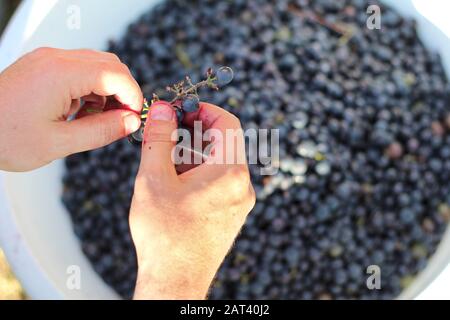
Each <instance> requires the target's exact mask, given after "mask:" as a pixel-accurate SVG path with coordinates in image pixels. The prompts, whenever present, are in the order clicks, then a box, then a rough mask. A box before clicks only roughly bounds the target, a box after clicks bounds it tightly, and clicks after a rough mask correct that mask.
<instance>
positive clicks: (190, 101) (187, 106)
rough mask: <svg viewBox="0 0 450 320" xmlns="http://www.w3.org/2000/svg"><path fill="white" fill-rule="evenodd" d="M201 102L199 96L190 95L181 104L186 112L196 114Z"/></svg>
mask: <svg viewBox="0 0 450 320" xmlns="http://www.w3.org/2000/svg"><path fill="white" fill-rule="evenodd" d="M199 103H200V100H199V98H198V96H197V95H194V94H189V95H187V96H186V97H185V98H184V99H183V101H182V102H181V107H182V109H183V111H185V112H195V111H197V110H198V108H199Z"/></svg>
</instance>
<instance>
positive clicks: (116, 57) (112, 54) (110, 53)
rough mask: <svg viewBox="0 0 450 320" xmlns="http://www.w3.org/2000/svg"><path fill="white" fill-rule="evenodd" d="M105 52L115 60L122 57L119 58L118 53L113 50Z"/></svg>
mask: <svg viewBox="0 0 450 320" xmlns="http://www.w3.org/2000/svg"><path fill="white" fill-rule="evenodd" d="M104 54H105V55H106V56H107V57H109V58H111V59H113V60H115V61H118V62H120V58H119V56H118V55H117V54H115V53H112V52H105V53H104Z"/></svg>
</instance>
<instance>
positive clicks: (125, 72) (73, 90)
mask: <svg viewBox="0 0 450 320" xmlns="http://www.w3.org/2000/svg"><path fill="white" fill-rule="evenodd" d="M63 68H64V70H65V72H64V73H63V74H65V75H66V79H64V80H65V81H64V85H66V86H67V85H68V86H69V88H70V94H71V98H72V99H78V98H80V97H83V96H86V95H89V94H91V93H94V94H97V95H100V96H105V97H106V96H114V97H115V98H116V99H117V101H119V102H120V103H121V104H122V105H123V107H124V108H126V109H129V110H130V111H134V112H136V113H139V112H140V111H141V109H142V103H143V96H142V91H141V89H140V87H139V85H138V83H137V82H136V80H135V79H134V78H133V76H132V75H131V72H130V70H129V69H128V67H127V66H126V65H125V64H123V63H121V62H120V61H114V60H96V59H77V58H72V57H65V58H64V63H63Z"/></svg>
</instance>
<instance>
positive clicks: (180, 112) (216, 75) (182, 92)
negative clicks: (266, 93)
mask: <svg viewBox="0 0 450 320" xmlns="http://www.w3.org/2000/svg"><path fill="white" fill-rule="evenodd" d="M206 77H207V78H206V80H204V81H201V82H199V83H196V84H194V83H192V80H191V78H190V77H189V76H186V80H183V81H181V82H178V83H176V84H174V85H173V86H167V87H166V90H167V91H168V92H172V93H173V94H175V97H174V98H173V99H172V100H171V101H170V105H171V106H172V107H173V108H174V110H175V112H176V115H177V120H178V127H182V126H183V124H182V122H183V119H184V113H185V112H188V113H191V112H196V111H198V109H199V107H200V98H199V96H198V90H199V89H200V88H202V87H209V88H212V89H215V90H219V87H224V86H226V85H227V84H229V83H231V81H233V77H234V73H233V69H231V68H230V67H220V68H219V69H218V70H217V71H216V72H214V71H213V70H212V69H211V68H208V71H207V72H206ZM186 82H187V86H186ZM157 101H159V97H158V95H156V94H155V93H154V94H153V99H152V104H153V103H155V102H157ZM149 110H150V106H149V104H148V102H147V100H146V99H144V106H143V108H142V111H141V120H142V122H141V127H140V128H139V130H137V131H136V132H133V133H132V134H131V135H130V136H129V137H128V139H129V141H130V142H131V143H132V144H134V145H137V146H141V144H142V140H143V138H144V128H145V123H146V121H147V116H148V112H149Z"/></svg>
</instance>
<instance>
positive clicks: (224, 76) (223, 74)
mask: <svg viewBox="0 0 450 320" xmlns="http://www.w3.org/2000/svg"><path fill="white" fill-rule="evenodd" d="M216 78H217V85H218V86H219V87H223V86H226V85H227V84H229V83H230V82H231V81H233V78H234V73H233V70H232V69H231V68H230V67H221V68H219V70H217V72H216Z"/></svg>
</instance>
